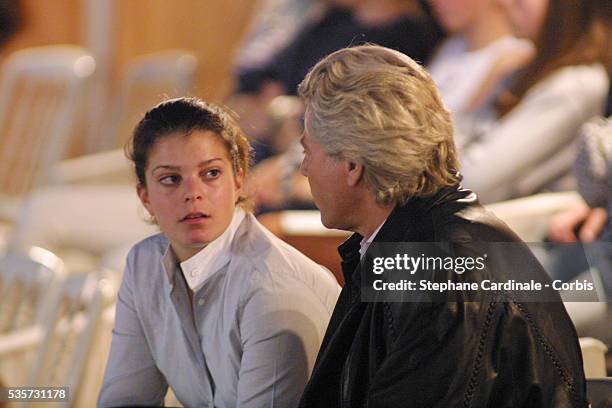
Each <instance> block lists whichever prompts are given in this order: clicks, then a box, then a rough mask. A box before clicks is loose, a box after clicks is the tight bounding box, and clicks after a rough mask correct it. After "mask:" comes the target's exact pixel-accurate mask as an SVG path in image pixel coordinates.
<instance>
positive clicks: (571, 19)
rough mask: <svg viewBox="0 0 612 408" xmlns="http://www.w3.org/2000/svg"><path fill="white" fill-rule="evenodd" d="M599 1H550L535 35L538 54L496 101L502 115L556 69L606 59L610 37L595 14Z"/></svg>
mask: <svg viewBox="0 0 612 408" xmlns="http://www.w3.org/2000/svg"><path fill="white" fill-rule="evenodd" d="M597 1H598V0H550V1H549V4H548V10H547V13H546V17H545V19H544V23H543V25H542V28H541V29H540V33H539V35H538V38H536V39H535V45H536V49H537V54H536V56H535V58H534V59H533V61H532V62H531V63H530V64H529V65H528V66H527V67H525V69H523V70H522V71H521V73H520V74H519V76H518V78H517V81H516V83H515V84H514V85H513V86H512V87H511V88H510V89H508V91H507V92H505V93H503V94H502V95H501V97H500V98H499V100H498V101H497V112H498V114H499V116H503V115H505V114H506V113H508V112H510V111H511V110H512V109H513V108H514V107H515V106H516V105H518V104H519V102H520V101H521V99H522V98H523V97H524V96H525V94H526V93H527V91H529V89H530V88H531V87H532V86H534V85H535V84H536V83H538V82H539V81H541V80H542V79H543V78H545V77H546V76H548V75H549V74H551V73H552V72H553V71H555V70H556V69H559V68H562V67H565V66H570V65H581V64H592V63H595V62H604V61H605V60H606V55H605V54H606V45H607V42H608V39H607V37H606V33H605V30H604V28H603V26H602V23H601V21H599V19H597V18H596V17H597V16H596V10H597V7H596V6H597ZM606 1H609V0H606Z"/></svg>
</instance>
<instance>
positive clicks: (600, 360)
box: [580, 337, 608, 378]
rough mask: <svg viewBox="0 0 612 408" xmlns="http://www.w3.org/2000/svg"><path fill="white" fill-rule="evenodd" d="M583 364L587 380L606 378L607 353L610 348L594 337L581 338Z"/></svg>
mask: <svg viewBox="0 0 612 408" xmlns="http://www.w3.org/2000/svg"><path fill="white" fill-rule="evenodd" d="M580 350H581V351H582V363H583V366H584V375H585V377H586V378H599V377H605V376H606V352H607V351H608V346H606V345H605V344H604V343H602V342H601V341H599V340H597V339H594V338H592V337H581V338H580Z"/></svg>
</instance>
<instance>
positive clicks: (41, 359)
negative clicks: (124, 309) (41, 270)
mask: <svg viewBox="0 0 612 408" xmlns="http://www.w3.org/2000/svg"><path fill="white" fill-rule="evenodd" d="M115 289H116V288H115V287H114V285H113V284H112V283H111V280H110V279H109V278H108V277H106V276H105V273H89V274H84V275H76V276H69V277H67V278H66V279H64V281H63V282H62V285H61V288H60V290H59V296H58V297H57V299H56V301H55V302H54V304H53V305H52V306H51V307H50V309H51V313H50V315H49V317H48V320H47V322H45V330H44V331H45V335H44V338H43V341H42V344H41V345H40V347H39V349H38V351H37V356H36V358H35V360H34V364H33V366H32V369H31V371H30V375H29V378H28V380H27V382H26V384H28V385H31V386H62V387H68V389H69V392H70V402H67V403H65V404H64V405H65V406H73V405H74V403H75V401H77V398H78V393H79V387H80V386H81V385H82V382H83V376H84V372H85V369H86V366H87V362H88V361H89V355H90V353H91V352H92V345H93V344H94V340H95V337H96V336H97V331H98V328H99V324H100V322H101V316H102V312H103V311H104V309H105V308H107V307H108V306H109V305H110V304H111V303H112V301H113V300H114V295H115V292H116V290H115Z"/></svg>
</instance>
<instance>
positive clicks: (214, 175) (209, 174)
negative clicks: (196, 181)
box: [206, 169, 221, 178]
mask: <svg viewBox="0 0 612 408" xmlns="http://www.w3.org/2000/svg"><path fill="white" fill-rule="evenodd" d="M219 174H221V171H220V170H219V169H211V170H208V171H207V172H206V177H208V178H217V177H218V176H219Z"/></svg>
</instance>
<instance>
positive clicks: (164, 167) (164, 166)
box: [151, 157, 223, 172]
mask: <svg viewBox="0 0 612 408" xmlns="http://www.w3.org/2000/svg"><path fill="white" fill-rule="evenodd" d="M214 161H223V158H221V157H215V158H212V159H208V160H203V161H201V162H200V163H198V167H204V166H206V165H209V164H210V163H212V162H214ZM180 169H181V166H173V165H170V164H160V165H158V166H155V168H153V170H151V171H152V172H155V171H157V170H173V171H178V170H180Z"/></svg>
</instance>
